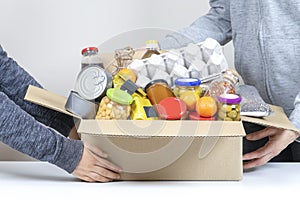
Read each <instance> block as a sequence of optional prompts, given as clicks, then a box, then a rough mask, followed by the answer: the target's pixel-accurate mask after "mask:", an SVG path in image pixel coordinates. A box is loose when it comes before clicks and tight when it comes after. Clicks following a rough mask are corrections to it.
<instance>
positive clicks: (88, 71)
mask: <svg viewBox="0 0 300 200" xmlns="http://www.w3.org/2000/svg"><path fill="white" fill-rule="evenodd" d="M108 79H109V77H108V76H107V73H106V72H105V70H104V69H103V68H100V67H98V66H90V67H87V68H84V69H82V70H81V71H80V73H79V74H78V76H77V80H76V84H75V90H76V91H77V92H78V93H79V95H80V96H82V97H83V98H85V99H87V100H94V99H96V98H98V97H100V96H101V95H102V94H103V93H105V91H106V89H107V87H108V85H109V82H110V80H108Z"/></svg>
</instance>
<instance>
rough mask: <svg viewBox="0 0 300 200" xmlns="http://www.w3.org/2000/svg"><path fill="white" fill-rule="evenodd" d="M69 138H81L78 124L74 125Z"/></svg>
mask: <svg viewBox="0 0 300 200" xmlns="http://www.w3.org/2000/svg"><path fill="white" fill-rule="evenodd" d="M69 138H70V139H73V140H80V137H79V134H78V132H77V128H76V126H74V127H73V128H72V129H71V130H70V132H69Z"/></svg>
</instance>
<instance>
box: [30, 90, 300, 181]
mask: <svg viewBox="0 0 300 200" xmlns="http://www.w3.org/2000/svg"><path fill="white" fill-rule="evenodd" d="M25 99H26V100H28V101H31V102H33V103H36V104H38V105H41V106H44V107H47V108H50V109H53V110H57V111H59V112H62V113H65V114H68V115H71V116H73V117H77V116H74V114H72V113H70V112H68V111H66V110H65V108H64V106H65V103H66V101H67V98H66V97H63V96H59V95H57V94H54V93H52V92H49V91H47V90H44V89H40V88H37V87H33V86H30V87H29V89H28V91H27V94H26V96H25ZM272 109H273V111H274V114H273V115H272V116H269V117H265V118H259V119H258V118H251V117H248V118H245V119H244V120H245V121H249V122H254V123H259V124H262V125H271V126H277V127H281V128H288V129H291V130H295V128H294V127H293V126H292V125H291V124H290V123H289V121H288V119H287V117H286V116H285V115H284V113H283V111H282V109H281V108H278V107H272ZM77 118H78V117H77ZM78 133H80V136H81V139H82V140H83V141H86V142H88V143H90V144H93V145H95V146H97V147H99V148H101V149H102V150H103V151H105V152H107V154H108V155H109V160H110V161H112V162H113V163H115V164H116V165H118V166H120V167H121V168H122V169H123V171H124V172H123V173H122V175H121V176H122V180H241V179H242V177H243V167H242V166H243V165H242V139H243V136H245V132H244V128H243V125H242V122H241V121H236V122H224V121H192V120H178V121H172V120H170V121H167V120H152V121H151V120H149V121H142V120H141V121H138V120H84V119H81V120H80V125H79V127H78Z"/></svg>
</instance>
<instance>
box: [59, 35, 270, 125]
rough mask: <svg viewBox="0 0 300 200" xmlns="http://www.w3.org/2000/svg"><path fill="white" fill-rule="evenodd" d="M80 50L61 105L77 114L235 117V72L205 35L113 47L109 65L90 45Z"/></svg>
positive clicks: (237, 108) (237, 100)
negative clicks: (167, 45)
mask: <svg viewBox="0 0 300 200" xmlns="http://www.w3.org/2000/svg"><path fill="white" fill-rule="evenodd" d="M82 55H83V59H82V69H81V71H80V73H79V74H78V76H77V79H76V85H75V90H74V91H71V93H70V95H69V98H68V101H67V103H66V106H65V108H66V109H67V110H68V111H70V112H72V113H74V114H76V115H79V116H80V117H82V118H83V119H103V120H104V119H107V120H112V119H118V120H127V119H131V120H153V119H163V120H185V119H190V120H225V121H239V120H240V114H241V105H240V104H241V101H242V98H243V97H242V96H241V95H239V94H237V89H238V87H239V78H240V77H239V74H238V73H237V72H236V71H235V70H233V69H229V67H228V64H227V62H226V59H225V57H224V55H223V53H222V48H221V46H220V44H219V43H218V42H217V41H215V40H213V39H211V38H207V39H206V40H205V41H204V42H202V43H199V44H189V45H188V46H186V47H184V48H181V49H175V50H170V51H166V52H163V51H161V50H160V49H159V45H158V43H157V41H155V40H149V41H147V42H146V49H145V50H143V51H142V50H134V49H133V48H131V47H125V48H123V49H117V50H116V51H115V60H114V62H112V63H111V64H110V66H104V65H103V63H102V61H101V58H100V55H99V53H98V49H97V48H96V47H89V48H86V49H83V50H82ZM252 103H253V102H252ZM248 108H249V106H248ZM267 109H268V108H267Z"/></svg>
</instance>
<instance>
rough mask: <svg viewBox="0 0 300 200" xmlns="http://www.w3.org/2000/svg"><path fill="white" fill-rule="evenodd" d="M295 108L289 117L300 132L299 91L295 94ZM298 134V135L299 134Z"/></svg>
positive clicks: (298, 140) (299, 140) (299, 139)
mask: <svg viewBox="0 0 300 200" xmlns="http://www.w3.org/2000/svg"><path fill="white" fill-rule="evenodd" d="M294 104H295V109H294V110H293V112H292V113H291V114H290V117H289V119H290V120H291V122H292V123H293V124H294V126H295V127H296V128H297V129H298V130H299V132H300V92H299V93H298V95H297V96H296V99H295V103H294ZM299 136H300V135H299ZM297 142H300V137H299V138H298V139H297Z"/></svg>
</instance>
